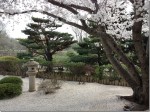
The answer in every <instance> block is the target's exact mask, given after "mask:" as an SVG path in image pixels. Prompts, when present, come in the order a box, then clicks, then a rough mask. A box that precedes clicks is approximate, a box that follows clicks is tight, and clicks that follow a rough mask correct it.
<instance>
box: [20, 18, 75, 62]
mask: <svg viewBox="0 0 150 112" xmlns="http://www.w3.org/2000/svg"><path fill="white" fill-rule="evenodd" d="M32 20H33V23H30V24H28V25H27V28H26V29H25V30H23V31H22V32H23V33H24V34H26V35H28V38H27V39H20V43H21V44H22V45H24V46H26V47H27V48H28V50H29V52H30V53H31V54H33V55H42V56H43V57H44V59H45V60H47V61H52V59H53V58H52V56H53V54H55V53H56V52H57V51H61V50H63V49H65V48H67V47H69V46H70V45H71V44H73V43H75V41H74V40H73V37H72V35H71V34H68V33H60V32H57V31H55V30H56V29H57V28H58V27H61V25H59V24H56V23H55V22H54V21H50V20H49V19H41V18H34V17H32Z"/></svg>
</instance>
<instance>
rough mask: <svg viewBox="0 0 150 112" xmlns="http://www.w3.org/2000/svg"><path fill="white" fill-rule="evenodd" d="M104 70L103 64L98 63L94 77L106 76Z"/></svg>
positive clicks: (101, 77)
mask: <svg viewBox="0 0 150 112" xmlns="http://www.w3.org/2000/svg"><path fill="white" fill-rule="evenodd" d="M103 70H104V67H103V66H98V65H96V66H95V74H94V77H95V78H98V79H100V80H102V79H103V78H104V74H103Z"/></svg>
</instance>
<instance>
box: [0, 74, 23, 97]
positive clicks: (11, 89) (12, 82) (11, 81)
mask: <svg viewBox="0 0 150 112" xmlns="http://www.w3.org/2000/svg"><path fill="white" fill-rule="evenodd" d="M22 83H23V82H22V80H21V79H20V78H18V77H5V78H3V79H1V80H0V99H4V98H12V97H15V96H18V95H20V94H21V93H22V87H21V85H22Z"/></svg>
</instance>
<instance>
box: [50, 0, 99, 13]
mask: <svg viewBox="0 0 150 112" xmlns="http://www.w3.org/2000/svg"><path fill="white" fill-rule="evenodd" d="M96 1H97V0H96ZM48 2H49V3H51V4H53V5H56V6H59V7H62V8H65V9H67V10H68V11H70V12H72V13H73V14H78V12H77V11H76V10H75V9H80V10H83V11H86V12H88V13H90V14H96V13H97V11H98V9H99V5H98V3H97V2H94V4H95V10H92V9H90V8H88V7H84V6H79V5H75V4H70V5H66V4H64V3H62V2H57V1H55V0H48ZM92 3H93V2H92ZM73 8H75V9H73Z"/></svg>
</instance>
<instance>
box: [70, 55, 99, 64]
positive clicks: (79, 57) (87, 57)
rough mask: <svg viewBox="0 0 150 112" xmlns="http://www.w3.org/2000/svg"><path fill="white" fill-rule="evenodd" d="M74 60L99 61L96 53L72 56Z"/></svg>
mask: <svg viewBox="0 0 150 112" xmlns="http://www.w3.org/2000/svg"><path fill="white" fill-rule="evenodd" d="M71 61H72V62H83V63H87V64H95V63H96V62H97V56H96V55H77V56H72V57H71Z"/></svg>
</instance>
